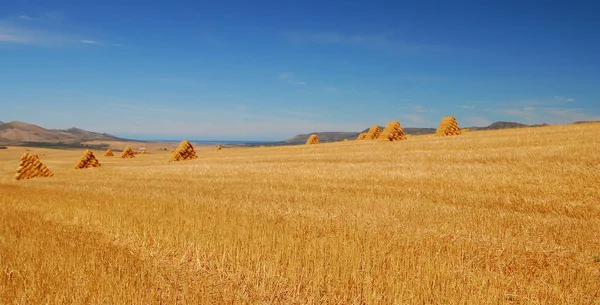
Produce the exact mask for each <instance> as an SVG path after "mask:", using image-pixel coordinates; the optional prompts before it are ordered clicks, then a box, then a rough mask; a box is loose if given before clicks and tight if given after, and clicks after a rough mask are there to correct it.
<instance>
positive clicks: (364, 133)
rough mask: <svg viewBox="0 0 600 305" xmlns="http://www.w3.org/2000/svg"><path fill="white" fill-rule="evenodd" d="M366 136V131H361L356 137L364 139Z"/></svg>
mask: <svg viewBox="0 0 600 305" xmlns="http://www.w3.org/2000/svg"><path fill="white" fill-rule="evenodd" d="M366 137H367V133H366V132H363V133H361V134H359V135H358V137H357V138H356V139H357V140H364V139H365V138H366Z"/></svg>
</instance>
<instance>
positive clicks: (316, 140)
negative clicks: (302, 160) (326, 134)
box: [306, 134, 321, 145]
mask: <svg viewBox="0 0 600 305" xmlns="http://www.w3.org/2000/svg"><path fill="white" fill-rule="evenodd" d="M319 143H321V142H320V141H319V137H318V136H317V135H316V134H311V135H310V137H308V139H307V140H306V145H309V144H319Z"/></svg>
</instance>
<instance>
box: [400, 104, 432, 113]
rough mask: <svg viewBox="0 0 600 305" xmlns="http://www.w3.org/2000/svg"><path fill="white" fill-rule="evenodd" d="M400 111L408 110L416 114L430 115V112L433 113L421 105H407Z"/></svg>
mask: <svg viewBox="0 0 600 305" xmlns="http://www.w3.org/2000/svg"><path fill="white" fill-rule="evenodd" d="M400 109H402V110H408V111H410V112H415V113H428V112H433V111H432V110H430V109H427V108H425V107H423V106H421V105H407V106H404V107H400Z"/></svg>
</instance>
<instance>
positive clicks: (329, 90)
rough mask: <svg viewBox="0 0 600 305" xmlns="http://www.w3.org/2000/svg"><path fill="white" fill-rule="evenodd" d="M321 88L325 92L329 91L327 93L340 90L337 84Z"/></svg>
mask: <svg viewBox="0 0 600 305" xmlns="http://www.w3.org/2000/svg"><path fill="white" fill-rule="evenodd" d="M323 90H324V91H325V92H329V93H338V92H340V88H338V87H337V86H327V87H325V88H323Z"/></svg>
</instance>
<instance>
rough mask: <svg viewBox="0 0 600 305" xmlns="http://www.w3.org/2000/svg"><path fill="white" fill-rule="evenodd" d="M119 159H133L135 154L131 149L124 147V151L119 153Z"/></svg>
mask: <svg viewBox="0 0 600 305" xmlns="http://www.w3.org/2000/svg"><path fill="white" fill-rule="evenodd" d="M121 158H123V159H125V158H135V152H134V151H133V149H131V148H129V147H126V148H125V150H123V152H122V153H121Z"/></svg>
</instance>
